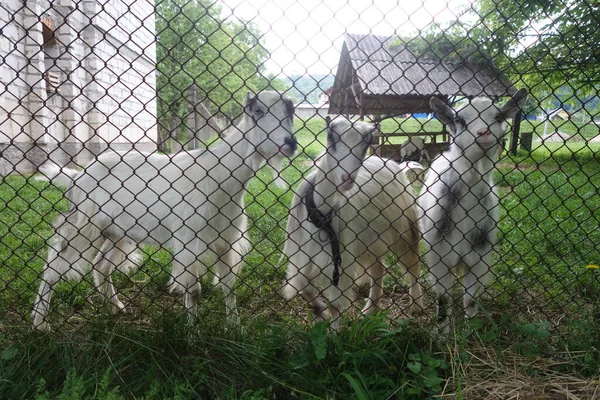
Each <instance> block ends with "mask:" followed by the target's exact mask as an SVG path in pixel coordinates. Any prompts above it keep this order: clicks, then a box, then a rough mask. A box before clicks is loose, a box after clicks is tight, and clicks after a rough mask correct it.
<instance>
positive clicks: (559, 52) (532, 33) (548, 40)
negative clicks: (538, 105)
mask: <svg viewBox="0 0 600 400" xmlns="http://www.w3.org/2000/svg"><path fill="white" fill-rule="evenodd" d="M599 5H600V1H598V0H480V1H479V2H478V3H477V6H476V13H477V15H478V17H479V22H478V26H480V27H481V28H482V30H481V35H482V36H481V38H482V39H484V40H482V41H481V42H482V45H483V46H485V48H486V50H487V51H488V52H489V53H490V54H491V55H492V57H494V59H495V61H496V62H497V63H498V65H500V66H502V67H503V68H505V69H506V70H507V71H508V72H509V73H510V74H511V75H514V76H518V77H520V78H521V79H522V80H523V82H524V83H525V84H526V85H527V86H529V87H530V88H531V89H532V90H533V91H537V92H540V91H547V92H552V91H553V90H555V89H556V88H558V87H560V86H562V85H564V84H565V83H568V84H569V85H570V86H571V87H572V88H573V90H574V91H575V92H578V93H591V92H595V91H596V90H595V88H596V87H597V85H598V83H600V29H598V26H599V24H600V7H599Z"/></svg>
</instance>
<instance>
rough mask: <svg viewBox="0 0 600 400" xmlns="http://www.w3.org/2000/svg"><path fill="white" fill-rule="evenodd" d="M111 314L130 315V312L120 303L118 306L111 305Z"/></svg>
mask: <svg viewBox="0 0 600 400" xmlns="http://www.w3.org/2000/svg"><path fill="white" fill-rule="evenodd" d="M110 313H111V314H112V315H118V314H128V313H129V311H127V308H125V305H124V304H123V303H121V302H120V301H119V302H118V303H117V304H112V303H111V305H110Z"/></svg>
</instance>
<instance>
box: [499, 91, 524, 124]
mask: <svg viewBox="0 0 600 400" xmlns="http://www.w3.org/2000/svg"><path fill="white" fill-rule="evenodd" d="M525 100H527V89H520V90H519V91H518V92H517V93H515V95H514V96H513V97H511V98H510V99H509V100H508V101H507V102H506V104H504V105H503V106H502V108H501V109H500V112H499V113H498V115H497V116H496V119H497V120H498V121H506V120H507V119H509V118H513V117H514V116H515V115H517V112H519V111H520V110H521V109H522V108H523V106H524V105H525Z"/></svg>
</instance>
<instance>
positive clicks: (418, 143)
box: [400, 136, 431, 165]
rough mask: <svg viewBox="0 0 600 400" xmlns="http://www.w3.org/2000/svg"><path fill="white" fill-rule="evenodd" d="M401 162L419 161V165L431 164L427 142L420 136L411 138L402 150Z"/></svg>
mask: <svg viewBox="0 0 600 400" xmlns="http://www.w3.org/2000/svg"><path fill="white" fill-rule="evenodd" d="M400 158H401V161H417V162H418V163H419V164H423V163H424V162H426V163H427V164H428V165H429V164H430V163H431V157H430V156H429V152H428V151H427V149H426V147H425V140H423V138H422V137H419V136H411V137H409V138H408V140H407V141H406V143H404V144H403V145H402V147H401V148H400Z"/></svg>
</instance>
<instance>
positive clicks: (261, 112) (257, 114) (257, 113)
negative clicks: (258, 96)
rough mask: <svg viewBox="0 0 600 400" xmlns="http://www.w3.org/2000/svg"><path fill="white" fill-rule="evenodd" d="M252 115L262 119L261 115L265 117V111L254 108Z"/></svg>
mask: <svg viewBox="0 0 600 400" xmlns="http://www.w3.org/2000/svg"><path fill="white" fill-rule="evenodd" d="M254 115H256V116H257V117H262V116H263V115H265V110H263V109H262V108H255V109H254Z"/></svg>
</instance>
